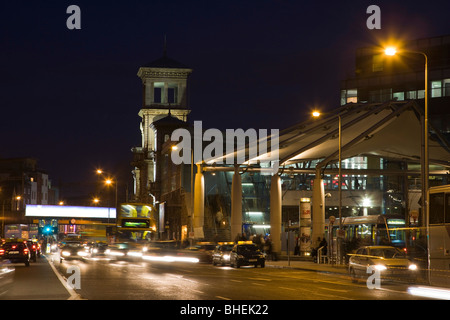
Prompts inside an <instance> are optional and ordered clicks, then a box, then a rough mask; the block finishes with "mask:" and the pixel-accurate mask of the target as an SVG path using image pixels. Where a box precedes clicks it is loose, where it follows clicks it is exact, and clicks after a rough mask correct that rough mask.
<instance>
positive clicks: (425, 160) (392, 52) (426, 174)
mask: <svg viewBox="0 0 450 320" xmlns="http://www.w3.org/2000/svg"><path fill="white" fill-rule="evenodd" d="M402 52H406V53H414V54H420V55H422V56H423V57H424V58H425V110H424V125H423V139H424V141H423V143H424V150H423V155H422V168H423V169H422V171H423V175H422V210H423V217H424V221H426V219H427V218H426V217H427V213H428V212H427V206H428V199H427V196H428V179H429V164H428V56H427V55H426V53H424V52H422V51H413V50H402ZM384 53H385V54H386V55H388V56H393V55H395V54H397V50H396V49H395V48H394V47H387V48H386V49H385V50H384Z"/></svg>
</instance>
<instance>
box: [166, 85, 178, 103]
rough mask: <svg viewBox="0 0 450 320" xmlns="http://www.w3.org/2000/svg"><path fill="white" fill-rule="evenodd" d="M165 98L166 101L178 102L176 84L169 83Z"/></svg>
mask: <svg viewBox="0 0 450 320" xmlns="http://www.w3.org/2000/svg"><path fill="white" fill-rule="evenodd" d="M167 100H168V101H167V102H168V103H178V86H177V85H176V84H172V83H169V87H168V89H167Z"/></svg>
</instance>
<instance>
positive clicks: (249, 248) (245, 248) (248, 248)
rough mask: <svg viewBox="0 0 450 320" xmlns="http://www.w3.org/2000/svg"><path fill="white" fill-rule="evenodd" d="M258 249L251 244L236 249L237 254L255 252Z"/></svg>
mask: <svg viewBox="0 0 450 320" xmlns="http://www.w3.org/2000/svg"><path fill="white" fill-rule="evenodd" d="M257 250H258V247H257V246H255V245H252V244H244V245H240V246H238V248H237V251H238V252H254V251H257Z"/></svg>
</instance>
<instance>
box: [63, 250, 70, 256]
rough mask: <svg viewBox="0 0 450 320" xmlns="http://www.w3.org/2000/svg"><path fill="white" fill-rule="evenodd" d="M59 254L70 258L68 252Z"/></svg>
mask: <svg viewBox="0 0 450 320" xmlns="http://www.w3.org/2000/svg"><path fill="white" fill-rule="evenodd" d="M61 254H62V255H63V256H64V257H68V256H70V252H69V251H62V252H61Z"/></svg>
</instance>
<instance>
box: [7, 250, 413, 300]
mask: <svg viewBox="0 0 450 320" xmlns="http://www.w3.org/2000/svg"><path fill="white" fill-rule="evenodd" d="M51 260H53V262H51ZM52 265H53V266H54V268H53V269H54V270H57V271H58V273H59V274H60V276H57V275H56V274H55V272H54V271H53V269H52ZM74 269H76V270H78V271H79V275H80V277H79V280H80V281H79V283H78V286H79V289H75V291H73V290H72V291H70V290H67V289H66V288H65V287H64V286H63V285H62V283H67V279H68V278H70V277H71V275H72V274H73V273H72V272H73V270H74ZM63 277H65V280H64V279H62V278H63ZM60 279H61V280H62V281H60ZM72 283H73V284H77V283H76V281H73V282H72ZM407 289H408V285H407V284H398V283H397V284H395V283H387V284H384V283H383V284H382V286H381V288H380V289H373V290H370V289H368V288H367V286H366V284H365V283H364V282H362V283H356V284H355V283H352V282H351V281H350V279H349V278H348V277H347V276H346V275H343V274H331V273H321V272H315V271H307V270H297V269H286V268H271V267H266V268H254V267H248V268H246V267H242V268H239V269H233V268H230V267H214V266H212V265H209V264H203V263H197V264H195V263H179V262H177V263H174V262H172V263H168V262H142V261H134V262H126V261H116V262H106V261H90V260H83V261H78V260H73V261H63V262H62V263H60V261H59V256H58V255H57V254H54V255H50V256H48V257H47V258H41V259H39V260H38V262H37V263H31V266H30V267H25V266H23V265H16V273H15V281H14V286H13V288H11V289H10V290H9V291H8V292H6V293H5V294H3V295H2V296H1V297H0V298H1V299H39V300H43V299H52V300H55V299H61V300H66V299H73V298H76V299H87V300H118V299H120V300H222V301H228V300H258V301H259V300H261V301H262V300H375V299H383V300H410V299H411V300H416V299H418V297H417V296H412V295H410V294H409V293H408V292H407Z"/></svg>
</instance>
